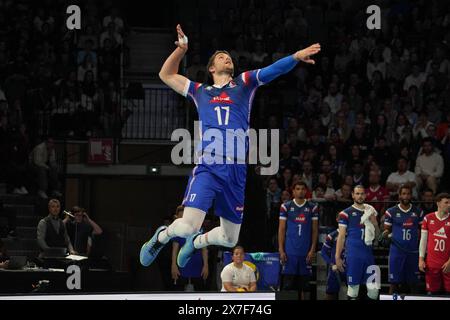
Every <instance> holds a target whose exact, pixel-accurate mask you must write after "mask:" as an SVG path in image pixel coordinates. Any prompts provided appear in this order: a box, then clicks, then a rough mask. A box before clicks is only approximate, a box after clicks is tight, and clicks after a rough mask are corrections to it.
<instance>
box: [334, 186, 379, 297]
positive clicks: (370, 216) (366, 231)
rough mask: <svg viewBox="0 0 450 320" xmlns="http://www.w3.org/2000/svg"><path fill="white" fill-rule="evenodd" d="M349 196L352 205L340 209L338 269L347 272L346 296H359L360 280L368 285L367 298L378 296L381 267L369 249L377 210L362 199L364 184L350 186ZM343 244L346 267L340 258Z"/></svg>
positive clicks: (364, 195) (373, 236)
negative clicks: (351, 189)
mask: <svg viewBox="0 0 450 320" xmlns="http://www.w3.org/2000/svg"><path fill="white" fill-rule="evenodd" d="M352 198H353V201H354V203H353V205H352V206H350V207H348V208H347V209H344V210H343V211H341V212H340V213H339V235H338V240H337V243H336V256H335V258H336V267H337V269H338V270H339V271H340V272H344V271H346V272H347V284H348V290H347V297H348V299H349V300H356V299H357V298H358V295H359V287H360V285H361V284H365V285H366V287H367V297H368V298H369V299H370V300H377V299H378V292H379V290H380V283H379V282H380V281H379V279H380V270H379V267H377V266H376V265H375V259H374V256H373V252H372V243H373V240H374V239H375V238H376V236H377V234H379V228H378V222H377V212H376V210H375V208H374V207H372V206H370V205H368V204H365V203H364V201H365V199H366V194H365V191H364V187H363V186H361V185H357V186H356V187H354V188H353V191H352ZM346 238H347V239H346ZM344 244H345V250H346V261H345V269H344V261H343V259H342V250H343V249H344ZM374 272H375V273H374ZM372 279H374V280H375V281H373V280H372Z"/></svg>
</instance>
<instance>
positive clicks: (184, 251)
mask: <svg viewBox="0 0 450 320" xmlns="http://www.w3.org/2000/svg"><path fill="white" fill-rule="evenodd" d="M200 234H201V231H198V232H196V233H194V234H192V235H190V236H189V237H187V238H186V243H185V244H184V245H183V246H182V247H181V249H180V251H179V252H178V256H177V265H178V266H179V267H180V268H184V267H185V266H186V265H187V263H188V262H189V260H190V259H191V257H192V255H193V254H194V251H195V247H194V239H195V238H196V237H197V236H198V235H200Z"/></svg>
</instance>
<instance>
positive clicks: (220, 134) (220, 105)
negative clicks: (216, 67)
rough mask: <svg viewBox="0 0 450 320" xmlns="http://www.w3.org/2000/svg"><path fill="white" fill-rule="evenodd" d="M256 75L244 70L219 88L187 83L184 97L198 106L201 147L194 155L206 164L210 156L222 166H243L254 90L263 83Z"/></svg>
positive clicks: (255, 71)
mask: <svg viewBox="0 0 450 320" xmlns="http://www.w3.org/2000/svg"><path fill="white" fill-rule="evenodd" d="M259 72H260V70H259V69H258V70H253V71H246V72H244V73H242V74H240V75H239V76H238V77H236V78H234V79H233V80H232V81H230V82H229V83H228V84H226V85H225V86H224V87H222V88H217V87H215V86H210V85H205V84H201V83H197V82H193V81H188V85H187V87H186V89H185V92H184V95H185V96H187V97H189V98H190V99H191V100H192V101H193V102H194V103H195V106H196V107H197V112H198V114H199V121H201V127H200V128H199V129H200V137H201V144H199V146H198V147H199V149H198V150H196V152H197V153H200V154H201V155H203V156H204V158H203V159H202V161H205V163H208V162H207V161H208V160H207V159H205V157H211V156H216V157H217V159H220V160H219V161H223V163H226V161H227V160H229V161H232V160H239V161H242V163H245V160H246V155H247V150H248V129H249V126H250V111H251V106H252V102H253V98H254V96H255V92H256V89H257V88H258V86H260V85H262V84H263V83H262V82H261V81H260V80H259V77H258V75H259ZM210 159H211V158H210Z"/></svg>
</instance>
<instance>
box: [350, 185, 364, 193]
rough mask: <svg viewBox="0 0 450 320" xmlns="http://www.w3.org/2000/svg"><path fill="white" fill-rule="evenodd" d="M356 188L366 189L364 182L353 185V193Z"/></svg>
mask: <svg viewBox="0 0 450 320" xmlns="http://www.w3.org/2000/svg"><path fill="white" fill-rule="evenodd" d="M355 189H363V190H366V188H364V186H363V185H362V184H357V185H356V186H354V187H353V190H352V193H354V192H355Z"/></svg>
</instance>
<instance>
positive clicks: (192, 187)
mask: <svg viewBox="0 0 450 320" xmlns="http://www.w3.org/2000/svg"><path fill="white" fill-rule="evenodd" d="M177 33H178V41H176V42H175V44H176V45H177V48H176V49H175V51H174V52H173V53H172V54H171V55H170V56H169V57H168V58H167V60H166V61H165V62H164V65H163V66H162V68H161V71H160V73H159V77H160V78H161V80H162V81H163V82H164V83H165V84H166V85H168V86H169V87H170V88H172V89H173V90H175V91H176V92H178V93H179V94H181V95H183V96H185V97H187V98H188V99H190V100H192V101H193V102H194V103H195V106H196V108H197V112H198V114H199V120H200V121H201V127H200V133H201V135H200V136H201V137H202V136H203V137H205V134H206V130H210V131H211V130H214V132H216V133H217V132H219V133H220V134H221V137H219V138H218V137H217V135H216V134H214V138H215V139H216V140H215V143H217V139H219V144H222V146H223V147H224V148H225V149H224V150H226V154H225V152H223V153H220V151H219V152H218V151H217V149H216V150H215V153H214V155H213V154H212V152H208V149H209V147H208V144H207V143H205V141H204V140H202V142H201V145H200V147H201V150H200V152H201V156H200V158H199V160H200V161H199V164H198V165H197V166H196V167H195V168H194V169H193V171H192V175H191V177H190V178H189V182H188V185H187V188H186V192H185V196H184V200H183V205H184V206H185V209H184V215H183V218H181V219H177V220H175V221H174V222H173V223H172V224H171V225H170V226H168V227H166V226H162V227H159V228H158V229H157V230H156V232H155V234H154V235H153V236H152V238H151V239H150V240H149V241H148V242H146V243H145V244H144V245H143V246H142V248H141V252H140V261H141V264H142V265H144V266H148V265H150V264H151V263H152V262H153V260H154V259H155V258H156V256H157V255H158V253H159V252H160V250H161V249H162V247H163V246H164V245H165V244H166V243H167V242H169V240H170V239H172V238H173V237H183V238H186V243H185V244H184V245H183V247H182V248H181V250H180V251H179V253H178V256H177V264H178V266H180V267H184V266H185V265H186V263H187V262H188V261H189V259H190V257H191V255H192V253H193V252H194V250H195V249H200V248H203V247H206V246H209V245H219V246H224V247H230V248H231V247H234V246H235V245H236V243H237V241H238V237H239V230H240V228H241V223H242V216H243V212H244V193H245V180H246V173H247V166H246V164H245V154H246V153H247V150H248V145H247V140H246V137H245V135H246V133H247V132H248V129H249V122H250V112H251V106H252V102H253V98H254V96H255V91H256V89H257V88H258V87H259V86H261V85H263V84H266V83H268V82H270V81H272V80H274V79H275V78H277V77H279V76H281V75H283V74H285V73H287V72H289V71H291V70H292V69H293V68H294V67H295V66H296V65H297V63H298V62H299V61H303V62H305V63H308V64H314V63H315V62H314V60H312V59H311V58H310V57H311V56H312V55H315V54H316V53H318V52H319V51H320V45H319V44H314V45H312V46H310V47H308V48H306V49H303V50H300V51H297V52H296V53H294V54H292V55H290V56H287V57H285V58H283V59H280V60H278V61H276V62H275V63H273V64H272V65H270V66H268V67H265V68H262V69H258V70H252V71H246V72H243V73H242V74H240V75H238V76H237V77H235V78H233V76H234V65H233V61H232V59H231V56H230V54H229V53H228V52H226V51H216V52H215V53H214V54H213V55H212V56H211V58H210V59H209V62H208V65H207V72H208V73H209V75H210V77H211V78H212V82H213V84H211V85H208V84H202V83H197V82H193V81H190V80H189V79H187V78H186V77H184V76H182V75H180V74H178V68H179V65H180V62H181V60H182V59H183V57H184V55H185V54H186V51H187V49H188V38H187V37H186V36H185V34H184V33H183V31H182V29H181V26H180V25H178V26H177ZM227 129H228V130H229V129H231V130H238V129H239V131H242V132H243V134H242V135H239V134H235V136H237V137H236V138H237V142H238V144H241V145H240V146H241V147H242V148H243V149H239V148H237V147H236V146H234V138H235V136H231V137H228V135H229V133H227ZM235 132H236V131H235ZM227 139H232V141H231V142H233V143H232V144H233V146H232V147H231V150H230V146H229V144H230V143H226V140H227ZM233 149H234V150H233ZM239 150H245V154H243V155H238V156H234V155H235V154H237V153H238V152H239ZM230 152H231V154H232V156H230ZM211 157H215V159H216V160H217V158H218V157H220V159H221V160H222V161H216V162H215V163H211V161H207V160H206V158H208V159H210V160H211ZM242 158H244V161H242ZM230 160H232V161H230ZM230 162H233V163H232V164H231V163H230ZM237 162H239V163H237ZM213 200H215V213H216V214H217V215H218V216H219V217H220V226H219V227H217V228H214V229H212V230H211V231H209V232H208V233H205V234H201V233H200V232H199V230H200V227H201V225H202V223H203V220H204V218H205V215H206V211H207V210H208V209H209V208H210V207H211V206H212V203H213Z"/></svg>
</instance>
